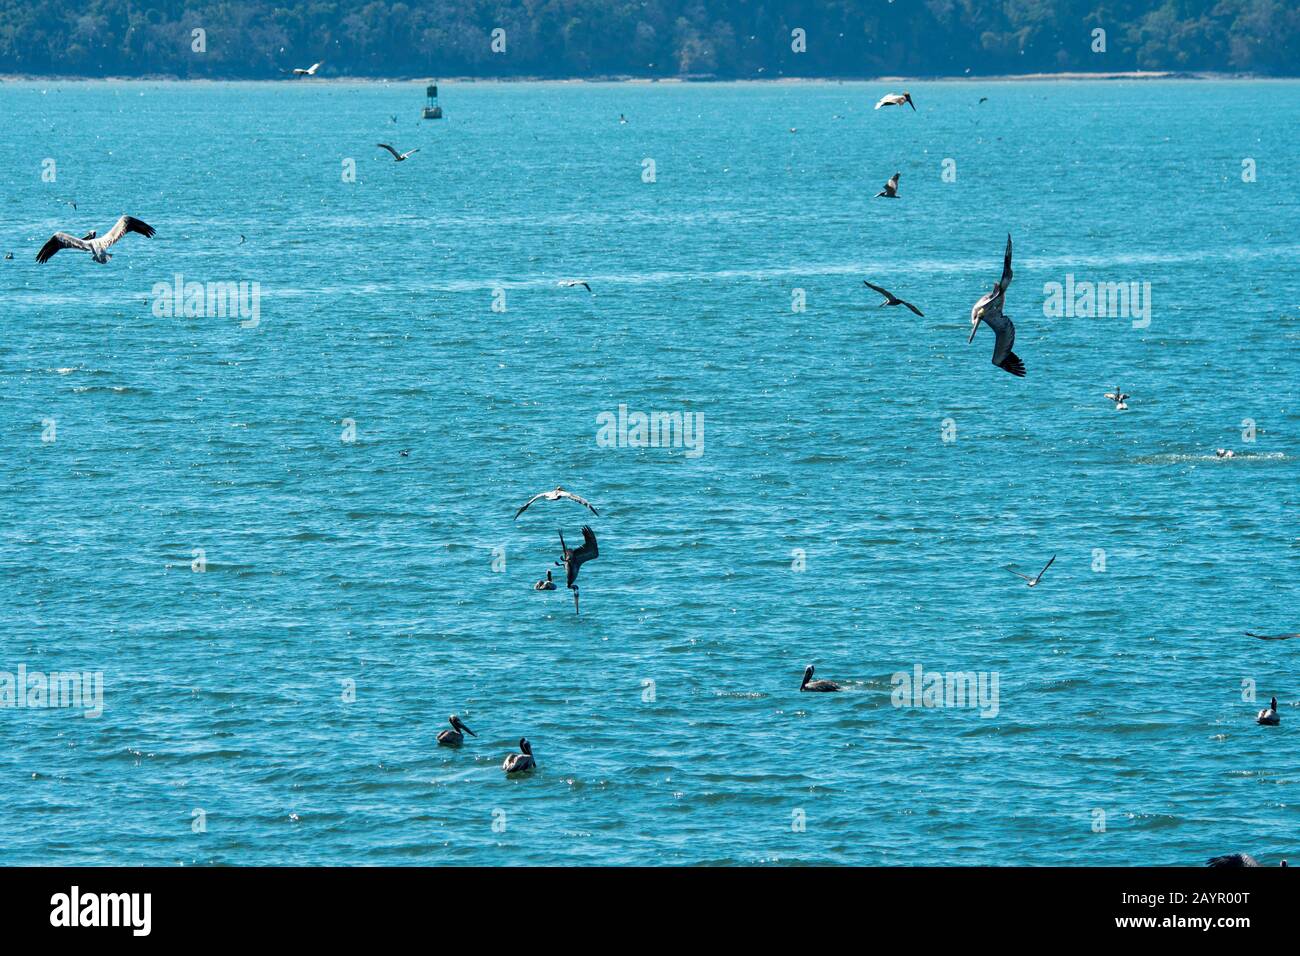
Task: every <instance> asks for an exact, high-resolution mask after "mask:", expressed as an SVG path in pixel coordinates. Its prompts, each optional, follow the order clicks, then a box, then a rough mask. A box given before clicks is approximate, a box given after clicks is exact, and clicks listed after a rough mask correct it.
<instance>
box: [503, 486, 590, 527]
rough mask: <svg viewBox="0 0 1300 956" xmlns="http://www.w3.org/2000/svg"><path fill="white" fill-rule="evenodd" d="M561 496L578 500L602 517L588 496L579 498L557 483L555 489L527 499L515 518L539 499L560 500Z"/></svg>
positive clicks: (517, 518)
mask: <svg viewBox="0 0 1300 956" xmlns="http://www.w3.org/2000/svg"><path fill="white" fill-rule="evenodd" d="M561 498H568V499H569V500H570V501H576V502H577V503H578V504H580V505H582V506H583V507H584V508H587V509H589V510H590V511H591V513H592V514H594V515H595V516H596V517H597V518H599V517H600V512H599V511H597V510H596V509H595V508H593V507H592V504H591V502H590V501H588V500H587V499H586V498H579V497H578V496H577V495H575V494H574V493H573V492H572V491H565V490H564V489H563V488H562V487H560V486H559V485H556V486H555V490H554V491H543V492H540V493H539V494H535V495H533V496H532V497H531V498H529V499H528V500H527V501H525V502H524V506H523V507H522V508H520V509H519V510H518V511H516V512H515V520H516V521H518V520H519V516H520V515H521V514H523V513H524V512H525V511H527V510H528V506H529V505H531V504H532V503H533V502H534V501H538V500H539V499H545V500H546V501H559V500H560V499H561Z"/></svg>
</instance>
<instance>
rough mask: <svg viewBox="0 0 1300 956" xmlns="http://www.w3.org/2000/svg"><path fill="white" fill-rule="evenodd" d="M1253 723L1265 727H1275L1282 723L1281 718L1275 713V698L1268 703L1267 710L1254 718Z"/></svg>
mask: <svg viewBox="0 0 1300 956" xmlns="http://www.w3.org/2000/svg"><path fill="white" fill-rule="evenodd" d="M1255 723H1257V724H1264V725H1265V726H1266V727H1276V726H1277V725H1278V724H1280V723H1282V717H1281V715H1279V714H1278V712H1277V698H1276V697H1274V698H1273V699H1272V700H1270V701H1269V702H1268V709H1267V710H1261V711H1260V712H1259V715H1258V716H1257V717H1256V718H1255Z"/></svg>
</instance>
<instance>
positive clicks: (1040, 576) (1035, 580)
mask: <svg viewBox="0 0 1300 956" xmlns="http://www.w3.org/2000/svg"><path fill="white" fill-rule="evenodd" d="M1055 560H1056V555H1052V557H1051V558H1050V559H1049V560H1048V562H1047V563H1046V564H1044V565H1043V570H1041V571H1039V572H1038V577H1036V578H1031V577H1030V576H1029V575H1027V574H1021V573H1020V572H1019V571H1017V570H1015V569H1014V568H1007V570H1008V571H1010V572H1011V573H1012V574H1014V575H1015V576H1016V577H1018V578H1024V579H1025V582H1026V584H1027V585H1028V586H1029V587H1031V588H1036V587H1038V582H1039V581H1041V580H1043V575H1044V574H1046V573H1047V569H1048V568H1050V567H1051V566H1052V562H1053V561H1055Z"/></svg>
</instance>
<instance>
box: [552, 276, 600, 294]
mask: <svg viewBox="0 0 1300 956" xmlns="http://www.w3.org/2000/svg"><path fill="white" fill-rule="evenodd" d="M559 285H561V286H562V287H564V288H566V289H572V288H574V287H575V286H582V287H583V288H584V289H586V290H587V291H588V292H591V286H589V285H587V283H585V282H583V281H582V280H581V279H562V280H561V281H560V282H559ZM592 294H593V295H594V294H595V293H592Z"/></svg>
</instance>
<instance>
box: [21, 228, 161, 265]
mask: <svg viewBox="0 0 1300 956" xmlns="http://www.w3.org/2000/svg"><path fill="white" fill-rule="evenodd" d="M128 232H136V233H139V234H140V235H142V236H144V237H145V238H146V239H148V238H149V237H150V236H152V235H153V234H154V228H153V226H151V225H149V224H148V223H147V222H142V221H141V220H139V219H136V218H135V217H134V216H122V217H121V218H120V219H118V220H117V222H116V223H114V224H113V228H112V229H110V230H108V233H107V234H106V235H104V236H102V237H100V238H96V233H94V232H88V233H86V236H85V238H83V239H78V238H77V237H76V236H70V235H68V234H67V233H66V232H56V233H55V234H54V235H52V236H50V238H49V239H48V240H46V242H45V245H43V246H41V251H40V252H38V253H36V261H37V262H49V261H50V259H51V257H53V256H54V254H55V253H56V252H58V251H59V250H60V249H78V250H80V251H82V252H89V253H90V257H91V258H92V259H94V260H95V261H96V262H98V263H100V264H101V265H102V264H103V263H106V262H108V260H109V259H111V258H113V257H112V256H110V255H109V254H108V247H109V246H111V245H112V244H113V243H115V242H117V240H119V239H121V238H122V237H123V236H125V235H126V234H127V233H128Z"/></svg>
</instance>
